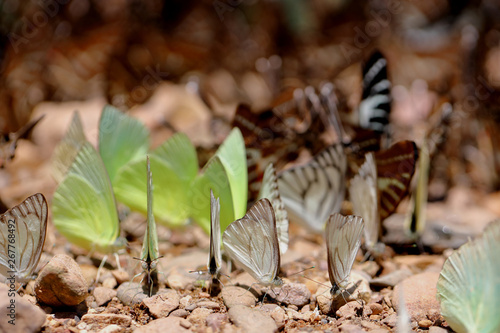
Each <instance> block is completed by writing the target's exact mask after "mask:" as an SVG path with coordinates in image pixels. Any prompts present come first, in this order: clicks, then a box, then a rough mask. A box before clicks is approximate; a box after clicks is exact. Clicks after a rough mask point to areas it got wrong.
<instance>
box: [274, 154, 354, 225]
mask: <svg viewBox="0 0 500 333" xmlns="http://www.w3.org/2000/svg"><path fill="white" fill-rule="evenodd" d="M346 169H347V158H346V156H345V153H344V150H343V147H342V144H335V145H332V146H330V147H328V148H326V149H325V150H324V151H322V152H321V153H319V154H318V155H316V156H315V157H314V158H313V160H312V161H311V162H309V163H308V164H306V165H303V166H298V167H294V168H291V169H288V170H285V171H283V172H281V173H280V174H279V175H278V186H279V189H280V193H281V198H282V200H283V202H284V204H285V207H286V208H287V210H288V213H289V214H290V216H292V218H291V219H292V220H295V221H297V222H298V223H300V224H301V225H303V226H304V227H306V228H308V229H310V230H312V231H314V232H317V233H321V232H322V231H323V228H324V225H325V223H326V220H327V219H328V216H330V215H331V214H332V213H335V212H339V211H340V208H341V205H342V201H343V200H344V195H345V187H346V184H345V174H346Z"/></svg>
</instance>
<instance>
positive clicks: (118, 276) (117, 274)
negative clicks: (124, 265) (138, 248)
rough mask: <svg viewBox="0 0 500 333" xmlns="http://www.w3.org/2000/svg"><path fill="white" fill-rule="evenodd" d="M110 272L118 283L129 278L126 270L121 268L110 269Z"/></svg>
mask: <svg viewBox="0 0 500 333" xmlns="http://www.w3.org/2000/svg"><path fill="white" fill-rule="evenodd" d="M111 274H113V277H114V278H115V280H116V282H117V283H118V284H122V283H125V282H128V280H130V275H129V274H128V273H127V271H124V270H123V269H115V270H112V271H111Z"/></svg>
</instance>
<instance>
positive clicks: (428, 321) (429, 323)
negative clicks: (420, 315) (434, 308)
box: [418, 319, 432, 328]
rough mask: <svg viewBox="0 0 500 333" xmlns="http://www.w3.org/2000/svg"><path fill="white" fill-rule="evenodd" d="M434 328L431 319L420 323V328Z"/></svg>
mask: <svg viewBox="0 0 500 333" xmlns="http://www.w3.org/2000/svg"><path fill="white" fill-rule="evenodd" d="M431 326H432V321H430V320H429V319H424V320H421V321H419V322H418V327H422V328H429V327H431Z"/></svg>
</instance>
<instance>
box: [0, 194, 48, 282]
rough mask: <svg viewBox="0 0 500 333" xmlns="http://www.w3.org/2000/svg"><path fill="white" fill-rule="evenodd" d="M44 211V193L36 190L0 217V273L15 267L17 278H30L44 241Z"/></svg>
mask: <svg viewBox="0 0 500 333" xmlns="http://www.w3.org/2000/svg"><path fill="white" fill-rule="evenodd" d="M47 212H48V209H47V201H46V200H45V197H44V196H43V195H42V194H40V193H37V194H34V195H32V196H30V197H29V198H27V199H26V200H24V201H23V202H22V203H20V204H19V205H17V206H15V207H13V208H11V209H10V210H8V211H7V212H5V213H4V214H3V215H2V216H1V217H0V274H2V275H4V276H6V277H7V276H10V275H11V274H12V273H9V271H14V275H15V276H16V279H17V280H18V281H19V282H23V283H24V282H27V281H29V280H30V278H31V274H32V273H33V271H34V270H35V268H36V266H37V264H38V261H39V260H40V255H41V254H42V249H43V244H44V243H45V233H46V230H47ZM10 230H12V231H10ZM9 235H13V237H10V236H9ZM9 259H11V260H10V261H9ZM12 259H13V260H14V262H12Z"/></svg>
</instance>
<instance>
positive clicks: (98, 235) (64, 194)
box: [52, 142, 125, 253]
mask: <svg viewBox="0 0 500 333" xmlns="http://www.w3.org/2000/svg"><path fill="white" fill-rule="evenodd" d="M52 216H53V221H54V225H55V226H56V228H57V230H58V231H59V232H60V233H61V234H62V235H63V236H64V237H66V238H67V239H68V240H69V241H70V242H72V243H73V244H75V245H77V246H80V247H82V248H84V249H86V250H88V251H98V252H104V253H111V252H116V251H117V250H118V249H120V248H122V247H123V246H124V245H125V242H124V240H122V239H121V238H118V236H119V232H120V228H119V220H118V212H117V209H116V202H115V197H114V195H113V189H112V187H111V182H110V180H109V177H108V173H107V171H106V168H105V166H104V163H103V161H102V159H101V157H100V156H99V153H98V152H97V151H96V150H95V148H94V147H93V146H92V145H91V144H90V143H89V142H84V143H83V144H82V146H81V147H80V149H79V150H78V153H77V154H76V156H75V158H74V160H73V162H72V164H71V166H70V167H69V169H68V171H67V172H66V176H65V177H64V179H63V180H62V181H61V182H60V183H59V185H58V187H57V189H56V191H55V193H54V197H53V199H52Z"/></svg>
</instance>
